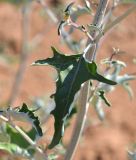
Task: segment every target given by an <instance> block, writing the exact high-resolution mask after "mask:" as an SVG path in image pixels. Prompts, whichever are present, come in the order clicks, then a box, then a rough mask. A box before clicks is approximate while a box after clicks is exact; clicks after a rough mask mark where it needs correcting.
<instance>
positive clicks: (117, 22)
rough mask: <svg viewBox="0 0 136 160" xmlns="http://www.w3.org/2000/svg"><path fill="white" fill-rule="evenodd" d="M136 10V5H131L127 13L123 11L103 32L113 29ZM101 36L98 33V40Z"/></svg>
mask: <svg viewBox="0 0 136 160" xmlns="http://www.w3.org/2000/svg"><path fill="white" fill-rule="evenodd" d="M135 10H136V5H134V6H132V7H130V8H129V9H128V10H127V11H126V12H125V13H123V14H122V15H121V16H119V17H117V18H116V19H115V20H114V21H113V22H111V23H110V24H108V25H107V26H106V27H105V29H104V30H103V33H104V34H105V33H106V32H108V31H109V30H111V29H113V28H114V27H115V26H116V25H117V24H119V23H120V22H121V21H122V20H124V19H125V18H126V17H127V16H129V15H130V14H131V13H132V12H134V11H135ZM100 38H101V35H98V36H97V37H96V41H97V40H99V39H100Z"/></svg>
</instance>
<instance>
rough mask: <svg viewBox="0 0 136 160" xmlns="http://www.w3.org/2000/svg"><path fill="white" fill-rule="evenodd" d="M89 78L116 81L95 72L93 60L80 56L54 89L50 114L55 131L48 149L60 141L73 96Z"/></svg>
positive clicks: (110, 82)
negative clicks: (53, 102) (53, 101)
mask: <svg viewBox="0 0 136 160" xmlns="http://www.w3.org/2000/svg"><path fill="white" fill-rule="evenodd" d="M89 79H93V80H98V81H99V82H103V83H107V84H110V85H115V84H116V82H113V81H111V80H108V79H106V78H104V77H103V76H101V75H100V74H98V73H97V66H96V64H95V62H92V63H88V62H86V61H85V59H84V58H83V57H82V58H80V60H79V61H78V62H77V63H76V64H75V65H74V67H73V68H72V69H71V71H70V72H69V73H68V75H67V76H66V78H65V79H64V81H63V83H62V85H61V86H59V88H57V89H56V93H55V95H54V99H55V103H56V107H55V109H54V110H53V111H52V112H51V114H53V115H54V118H55V123H54V127H55V132H54V135H53V139H52V142H51V144H50V145H49V148H50V149H51V148H53V147H54V146H55V145H57V144H58V143H59V142H60V140H61V138H62V136H63V134H64V125H65V120H66V119H67V117H68V116H69V114H70V113H71V110H72V108H71V104H72V102H73V100H74V96H75V94H76V93H77V92H78V91H79V89H80V87H81V84H83V83H84V82H86V81H87V80H89Z"/></svg>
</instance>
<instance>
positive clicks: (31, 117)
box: [18, 103, 43, 136]
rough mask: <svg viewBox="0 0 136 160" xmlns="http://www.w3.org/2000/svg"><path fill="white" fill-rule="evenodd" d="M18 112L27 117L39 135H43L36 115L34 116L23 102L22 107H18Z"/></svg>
mask: <svg viewBox="0 0 136 160" xmlns="http://www.w3.org/2000/svg"><path fill="white" fill-rule="evenodd" d="M18 112H19V113H23V114H25V115H26V116H27V117H28V119H29V120H30V122H32V125H33V127H34V128H35V130H36V131H37V133H38V135H39V136H42V135H43V133H42V129H41V127H40V122H39V119H38V117H37V116H35V115H34V113H33V112H32V111H30V110H29V109H28V107H27V105H26V104H25V103H23V106H22V108H20V110H19V111H18Z"/></svg>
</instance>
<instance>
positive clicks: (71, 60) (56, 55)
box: [32, 47, 81, 71]
mask: <svg viewBox="0 0 136 160" xmlns="http://www.w3.org/2000/svg"><path fill="white" fill-rule="evenodd" d="M52 51H53V57H52V58H47V59H43V60H37V61H35V62H34V63H32V65H52V66H53V67H55V68H56V69H58V70H61V71H64V70H65V69H67V68H68V67H69V66H70V65H74V64H75V63H76V62H77V59H79V58H80V56H81V55H79V54H78V55H70V56H68V55H64V54H62V53H60V52H59V51H57V50H56V49H55V48H54V47H52Z"/></svg>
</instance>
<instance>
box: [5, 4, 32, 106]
mask: <svg viewBox="0 0 136 160" xmlns="http://www.w3.org/2000/svg"><path fill="white" fill-rule="evenodd" d="M30 11H31V2H30V1H28V2H27V3H25V4H24V6H23V21H22V29H23V30H22V35H23V41H22V51H21V55H20V65H19V68H18V71H17V73H16V76H15V80H14V83H13V86H12V89H11V95H10V98H9V102H8V104H9V105H12V104H13V102H14V101H15V99H16V96H17V94H18V92H19V87H20V84H21V82H22V79H23V75H24V71H25V68H26V63H27V59H28V56H29V54H28V53H29V49H28V42H29V29H30V21H29V16H30Z"/></svg>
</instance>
